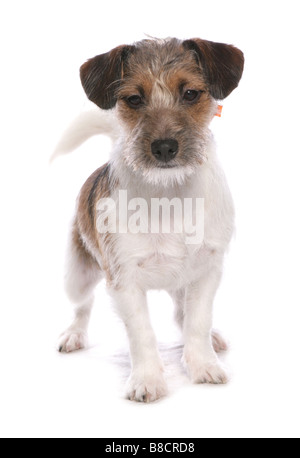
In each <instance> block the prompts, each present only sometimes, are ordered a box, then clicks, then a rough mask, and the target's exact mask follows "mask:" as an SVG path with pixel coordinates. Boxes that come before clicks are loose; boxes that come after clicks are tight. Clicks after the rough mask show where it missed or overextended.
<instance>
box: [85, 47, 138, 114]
mask: <svg viewBox="0 0 300 458" xmlns="http://www.w3.org/2000/svg"><path fill="white" fill-rule="evenodd" d="M133 50H134V46H125V45H124V46H118V47H117V48H115V49H113V50H112V51H110V52H108V53H105V54H101V55H100V56H96V57H94V58H92V59H89V60H88V61H87V62H86V63H85V64H83V65H82V66H81V68H80V78H81V83H82V86H83V88H84V90H85V92H86V95H87V96H88V98H89V99H90V100H91V101H92V102H94V103H95V104H96V105H98V106H99V107H100V108H102V109H104V110H109V109H110V108H113V107H114V106H115V104H116V102H117V98H116V90H117V89H118V87H119V85H120V81H121V80H122V77H123V73H124V65H125V63H126V60H127V59H128V57H129V55H130V54H131V53H132V52H133Z"/></svg>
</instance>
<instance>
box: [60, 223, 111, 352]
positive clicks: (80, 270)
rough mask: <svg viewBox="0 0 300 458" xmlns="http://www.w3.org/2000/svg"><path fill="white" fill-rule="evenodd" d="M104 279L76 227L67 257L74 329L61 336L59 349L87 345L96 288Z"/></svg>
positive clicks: (66, 281)
mask: <svg viewBox="0 0 300 458" xmlns="http://www.w3.org/2000/svg"><path fill="white" fill-rule="evenodd" d="M102 278H103V274H102V271H101V269H100V267H99V264H98V263H97V261H96V260H95V259H94V258H93V257H92V256H91V255H90V254H89V253H88V251H87V250H86V248H85V246H84V244H83V241H82V239H81V236H80V233H79V230H78V228H77V227H76V225H74V228H73V231H72V235H71V240H70V246H69V251H68V258H67V272H66V277H65V288H66V292H67V294H68V296H69V298H70V300H71V301H72V302H73V303H74V305H75V317H74V320H73V323H72V324H71V326H70V327H69V328H68V329H67V330H66V331H65V332H64V333H63V334H61V336H60V338H59V341H58V345H57V348H58V350H59V351H60V352H67V353H69V352H71V351H75V350H80V349H82V348H85V347H86V345H87V328H88V324H89V320H90V315H91V311H92V307H93V302H94V289H95V287H96V285H97V284H98V283H99V282H100V280H101V279H102Z"/></svg>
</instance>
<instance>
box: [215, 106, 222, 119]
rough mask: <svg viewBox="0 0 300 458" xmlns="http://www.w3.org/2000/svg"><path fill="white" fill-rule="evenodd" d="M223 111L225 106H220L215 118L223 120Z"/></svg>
mask: <svg viewBox="0 0 300 458" xmlns="http://www.w3.org/2000/svg"><path fill="white" fill-rule="evenodd" d="M222 110H223V105H218V109H217V112H216V114H215V116H218V118H221V116H222Z"/></svg>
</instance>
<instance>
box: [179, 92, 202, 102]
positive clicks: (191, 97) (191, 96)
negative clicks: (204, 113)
mask: <svg viewBox="0 0 300 458" xmlns="http://www.w3.org/2000/svg"><path fill="white" fill-rule="evenodd" d="M201 94H202V91H194V90H192V89H188V90H187V91H185V93H184V94H183V100H185V101H186V102H196V101H197V100H198V99H199V98H200V95H201Z"/></svg>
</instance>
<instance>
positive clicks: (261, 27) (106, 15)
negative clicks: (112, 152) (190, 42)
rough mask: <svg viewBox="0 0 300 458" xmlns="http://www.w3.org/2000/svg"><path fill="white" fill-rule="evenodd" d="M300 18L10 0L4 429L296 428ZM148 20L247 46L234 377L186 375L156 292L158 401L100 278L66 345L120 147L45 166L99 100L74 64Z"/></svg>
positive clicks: (193, 6) (229, 116) (4, 123)
mask: <svg viewBox="0 0 300 458" xmlns="http://www.w3.org/2000/svg"><path fill="white" fill-rule="evenodd" d="M298 18H299V2H297V1H292V0H285V1H282V2H281V1H276V0H272V1H268V0H259V1H254V0H251V1H240V0H237V1H229V0H227V1H223V0H222V1H215V0H211V1H205V2H204V1H202V0H197V1H189V0H186V1H184V2H174V1H173V0H172V1H169V0H165V1H161V0H160V1H155V0H150V1H149V2H140V1H130V0H128V1H126V2H125V1H117V0H114V1H111V2H103V1H100V0H99V1H92V0H84V1H83V0H81V1H77V0H72V1H68V0H59V1H54V0H51V1H33V0H27V1H13V0H12V1H9V2H8V1H6V2H4V1H3V2H1V6H0V34H1V36H0V39H1V40H0V43H1V61H0V62H1V72H0V78H1V85H0V110H1V137H0V142H1V149H0V151H1V167H0V174H1V175H0V186H1V193H0V198H1V207H0V208H1V242H0V243H1V255H0V259H1V296H0V301H1V302H0V303H1V311H0V313H1V319H0V339H1V341H0V352H1V354H0V355H1V356H0V358H1V363H0V371H1V378H0V435H1V436H4V437H110V438H114V437H127V438H128V437H154V438H159V437H173V438H178V437H185V438H191V437H206V438H210V437H212V438H218V437H227V438H229V437H233V438H238V437H299V436H300V423H299V407H300V400H299V381H300V369H299V350H298V346H299V345H298V343H299V321H300V311H299V306H300V300H299V299H300V295H299V259H300V243H299V234H300V222H299V197H300V184H299V182H300V181H299V176H300V159H299V154H300V147H299V109H300V100H299V81H300V74H299V73H300V72H299V41H300V37H299V24H298ZM145 34H149V35H151V36H157V37H167V36H176V37H178V38H192V37H201V38H206V39H210V40H214V41H221V42H226V43H232V44H235V45H236V46H238V47H240V48H241V49H242V50H243V51H244V53H245V56H246V67H245V73H244V77H243V80H242V82H241V84H240V87H239V88H238V89H237V90H236V91H235V92H234V93H233V94H232V95H231V96H230V97H229V98H228V100H226V101H225V104H224V114H223V117H222V118H221V119H216V120H214V122H213V126H212V128H213V130H214V132H215V135H216V139H217V142H218V145H219V146H218V148H219V156H220V158H221V161H222V163H223V165H224V168H225V171H226V174H227V177H228V180H229V183H230V186H231V189H232V192H233V195H234V199H235V202H236V209H237V235H236V239H235V241H234V242H233V244H232V247H231V251H230V255H229V256H228V259H227V263H226V271H225V276H224V280H223V284H222V287H221V289H220V291H219V293H218V297H217V299H216V306H215V320H216V325H217V327H219V328H221V329H222V331H223V333H224V334H225V335H226V336H227V337H228V338H229V340H230V341H231V351H230V352H229V353H228V354H227V355H226V356H224V357H223V360H224V362H225V364H226V365H227V366H228V367H229V369H230V372H231V374H232V381H231V383H230V384H229V385H228V386H225V387H215V386H213V387H211V386H192V385H191V384H190V382H189V381H188V378H187V377H186V375H185V373H184V371H183V370H182V368H181V364H180V357H181V351H182V348H181V347H180V336H179V335H178V332H177V329H176V326H175V324H174V322H173V318H172V305H171V303H170V300H169V299H168V297H167V296H166V295H165V294H164V293H154V294H151V295H150V309H151V316H152V321H153V326H154V328H155V331H156V333H157V336H158V341H159V346H160V349H161V352H162V356H163V359H164V361H165V364H166V377H167V380H168V383H169V387H170V395H169V397H168V398H167V399H165V400H162V401H160V402H157V403H155V404H153V405H142V404H135V403H130V402H129V401H126V400H125V399H124V398H123V389H124V382H125V380H126V377H127V376H128V374H129V370H130V367H129V355H128V346H127V342H126V336H125V334H124V330H123V326H122V324H121V323H120V322H119V321H118V319H117V318H116V317H115V315H114V312H113V311H112V307H111V304H110V302H109V299H108V297H107V296H106V294H105V288H104V285H102V286H100V288H99V291H98V294H97V304H96V307H95V311H94V314H93V320H92V324H91V329H90V331H91V332H90V347H89V349H88V350H86V351H82V352H79V353H78V354H73V355H60V354H58V353H56V352H55V341H56V337H57V336H58V334H59V333H60V332H61V331H62V330H63V329H64V328H65V327H66V326H67V325H68V324H69V320H70V317H71V308H70V306H69V304H68V301H67V299H66V298H65V296H64V294H63V288H62V277H63V258H64V250H65V239H66V235H67V229H68V224H69V220H70V218H71V214H72V209H73V205H74V201H75V197H76V195H77V193H78V191H79V188H80V186H81V184H82V183H83V182H84V180H85V179H86V178H87V177H88V175H89V174H90V173H91V172H93V171H94V170H95V169H96V168H97V167H98V166H100V165H102V164H103V163H104V162H105V161H106V160H107V158H108V155H109V149H110V143H109V141H108V140H107V139H104V138H100V137H99V138H94V139H91V140H90V141H89V142H88V143H87V144H86V145H84V146H83V147H81V148H80V149H79V150H78V151H76V152H75V153H73V155H71V156H68V157H64V158H61V159H60V160H58V161H57V162H56V163H55V164H54V165H53V166H52V167H49V166H48V159H49V156H50V154H51V152H52V150H53V148H54V146H55V143H56V141H57V140H58V139H59V136H60V134H61V131H62V130H63V129H64V128H65V127H66V126H67V125H68V123H69V122H70V121H71V120H72V119H73V118H74V117H75V116H76V115H77V114H78V113H79V112H80V111H81V110H82V109H83V108H84V107H86V99H85V95H84V93H83V90H82V88H81V86H80V82H79V78H78V68H79V66H80V65H81V64H82V63H83V62H84V61H85V60H86V59H87V58H89V57H92V56H94V55H95V54H99V53H102V52H106V51H108V50H110V49H111V48H112V47H114V46H117V45H120V44H123V43H129V44H130V43H132V42H133V41H137V40H140V39H142V38H144V36H145Z"/></svg>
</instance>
